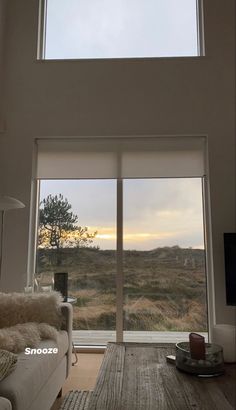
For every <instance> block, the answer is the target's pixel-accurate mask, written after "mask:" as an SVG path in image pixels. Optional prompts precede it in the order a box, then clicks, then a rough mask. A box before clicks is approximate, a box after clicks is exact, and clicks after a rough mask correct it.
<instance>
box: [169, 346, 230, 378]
mask: <svg viewBox="0 0 236 410" xmlns="http://www.w3.org/2000/svg"><path fill="white" fill-rule="evenodd" d="M176 367H177V368H178V369H179V370H182V371H184V372H187V373H191V374H195V375H198V376H205V377H206V376H218V375H220V374H223V373H224V359H223V349H222V347H221V346H219V345H216V344H212V343H205V360H203V359H200V360H198V359H194V358H192V357H191V351H190V343H189V342H180V343H177V344H176Z"/></svg>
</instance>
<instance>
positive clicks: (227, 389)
mask: <svg viewBox="0 0 236 410" xmlns="http://www.w3.org/2000/svg"><path fill="white" fill-rule="evenodd" d="M168 354H175V346H174V345H173V344H149V343H147V344H144V343H109V344H108V347H107V350H106V353H105V355H104V359H103V363H102V366H101V369H100V372H99V376H98V379H97V383H96V386H95V389H94V393H93V396H92V398H91V401H90V403H89V408H88V410H158V409H160V410H167V409H168V410H170V409H171V410H187V409H195V410H235V409H236V394H235V389H236V366H235V365H234V364H233V365H227V366H225V374H224V375H222V376H218V377H212V378H199V377H197V376H192V375H188V374H185V373H182V372H180V371H179V370H177V369H176V367H175V365H173V364H170V363H167V362H166V355H168Z"/></svg>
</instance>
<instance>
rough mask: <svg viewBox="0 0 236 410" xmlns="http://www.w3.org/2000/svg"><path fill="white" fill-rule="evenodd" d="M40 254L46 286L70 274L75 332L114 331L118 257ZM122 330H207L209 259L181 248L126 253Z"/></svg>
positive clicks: (90, 252)
mask: <svg viewBox="0 0 236 410" xmlns="http://www.w3.org/2000/svg"><path fill="white" fill-rule="evenodd" d="M60 252H61V255H60V256H61V260H62V263H61V265H60V266H57V265H56V251H55V250H52V249H48V250H46V249H39V250H38V259H37V266H38V273H39V274H41V275H40V276H41V282H43V283H47V282H48V281H50V280H51V278H52V277H53V274H54V272H60V271H61V272H68V274H69V294H70V295H73V296H75V297H77V303H76V305H74V329H77V330H87V329H93V330H114V329H115V313H116V306H115V304H116V275H115V274H116V252H115V251H113V250H98V249H96V248H74V249H62V250H61V251H60ZM123 269H124V278H125V279H124V329H125V330H139V331H141V330H143V331H150V330H155V331H158V330H161V331H171V330H176V331H177V330H178V331H196V332H197V331H198V332H199V331H206V330H207V307H206V280H205V256H204V251H203V250H201V249H190V248H188V249H183V248H179V247H178V246H175V247H164V248H157V249H154V250H151V251H124V263H123Z"/></svg>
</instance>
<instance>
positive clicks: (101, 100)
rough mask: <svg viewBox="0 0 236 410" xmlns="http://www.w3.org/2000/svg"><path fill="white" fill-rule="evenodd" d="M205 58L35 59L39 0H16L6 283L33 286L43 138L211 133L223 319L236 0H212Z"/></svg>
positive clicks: (226, 316)
mask: <svg viewBox="0 0 236 410" xmlns="http://www.w3.org/2000/svg"><path fill="white" fill-rule="evenodd" d="M204 12H205V40H206V57H200V58H175V59H173V58H161V59H154V60H151V59H144V60H132V61H125V60H118V61H111V60H107V61H106V60H101V61H59V62H56V61H48V62H46V61H43V62H39V61H36V43H37V38H36V36H37V1H36V0H21V1H19V0H11V1H10V2H8V21H7V43H6V45H7V59H6V64H7V75H6V78H5V81H6V85H7V96H6V106H7V114H6V122H7V132H6V134H5V135H4V137H3V138H2V139H1V154H0V155H1V163H2V167H3V169H4V174H3V173H1V175H0V182H2V185H3V190H4V191H5V192H6V193H7V194H9V195H12V196H15V197H17V198H19V199H20V200H22V201H23V202H24V203H25V204H26V208H25V209H23V210H19V211H15V212H14V213H13V212H12V213H11V215H10V214H8V215H7V216H8V220H7V224H6V238H5V253H4V269H3V271H4V272H3V280H2V288H3V289H5V290H8V291H9V290H18V289H21V288H22V287H23V286H24V281H25V278H26V268H27V244H28V231H29V205H30V190H31V169H32V151H33V141H34V138H35V137H46V136H49V137H53V136H80V135H135V134H142V135H146V134H157V135H158V134H159V135H168V134H173V135H190V134H191V135H193V134H194V135H195V134H196V135H199V134H203V135H207V137H208V147H209V177H210V199H211V218H212V241H213V262H214V266H213V268H214V281H215V298H216V318H217V322H225V323H227V322H228V323H233V322H234V319H235V309H234V308H232V307H227V306H226V302H225V286H224V260H223V232H226V231H235V129H234V115H235V112H234V109H235V106H234V97H235V95H234V91H235V84H234V75H235V71H234V70H235V66H234V58H235V42H234V39H235V33H234V24H235V18H234V16H235V10H234V0H227V1H226V2H223V1H222V0H205V2H204Z"/></svg>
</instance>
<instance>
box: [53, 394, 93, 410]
mask: <svg viewBox="0 0 236 410" xmlns="http://www.w3.org/2000/svg"><path fill="white" fill-rule="evenodd" d="M92 394H93V391H92V390H74V391H70V392H69V393H67V395H66V396H65V398H64V400H63V403H62V405H61V407H60V410H87V409H88V406H89V402H90V398H91V396H92Z"/></svg>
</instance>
